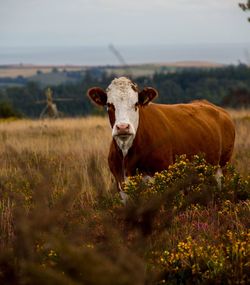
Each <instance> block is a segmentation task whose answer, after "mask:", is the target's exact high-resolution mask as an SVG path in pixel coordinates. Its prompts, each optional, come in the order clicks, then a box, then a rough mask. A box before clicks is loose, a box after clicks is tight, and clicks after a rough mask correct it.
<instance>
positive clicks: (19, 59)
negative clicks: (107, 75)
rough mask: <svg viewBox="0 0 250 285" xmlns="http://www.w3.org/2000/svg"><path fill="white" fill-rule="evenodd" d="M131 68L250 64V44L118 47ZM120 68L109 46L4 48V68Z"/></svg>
mask: <svg viewBox="0 0 250 285" xmlns="http://www.w3.org/2000/svg"><path fill="white" fill-rule="evenodd" d="M115 48H116V50H117V51H118V52H119V54H120V55H121V56H122V57H123V59H124V61H125V62H126V63H127V64H146V63H171V62H180V61H206V62H212V63H222V64H237V63H239V62H241V63H247V64H250V42H249V43H242V44H197V45H159V46H150V45H149V46H146V45H145V46H115ZM8 64H33V65H87V66H99V65H119V64H121V62H120V61H119V59H118V57H117V56H116V55H115V54H114V52H112V51H111V49H110V48H109V46H108V45H107V46H78V47H9V48H8V47H1V46H0V65H8Z"/></svg>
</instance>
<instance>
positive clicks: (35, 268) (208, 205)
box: [0, 113, 250, 285]
mask: <svg viewBox="0 0 250 285" xmlns="http://www.w3.org/2000/svg"><path fill="white" fill-rule="evenodd" d="M237 114H238V113H237ZM249 117H250V116H249V115H244V116H243V117H242V116H241V117H236V115H235V114H234V118H235V123H236V128H237V135H238V137H237V141H236V146H235V153H234V157H233V164H234V167H233V166H231V165H228V166H227V168H226V169H225V173H224V174H225V175H224V177H223V178H222V181H221V182H222V186H221V189H219V188H218V185H217V182H216V180H215V178H214V175H213V174H214V171H215V170H216V169H215V167H213V166H211V165H208V164H207V163H206V162H205V159H204V158H203V157H202V156H195V157H194V158H193V159H192V160H191V161H190V160H187V159H186V157H185V156H182V157H179V158H178V160H177V162H176V163H175V164H174V165H172V166H171V167H170V168H169V169H168V170H166V171H163V172H161V173H156V174H155V176H154V177H153V179H150V180H145V179H144V178H143V177H142V176H141V175H140V174H139V173H138V175H137V176H135V177H131V178H129V180H128V181H127V182H126V184H125V185H124V191H125V192H126V193H127V195H128V196H129V199H128V202H127V204H126V205H123V204H122V203H121V200H120V197H119V195H118V193H117V192H116V189H115V187H114V183H113V181H112V178H111V175H110V172H109V170H108V166H107V153H108V144H109V138H110V130H109V127H108V123H107V121H106V120H105V119H102V118H88V119H75V120H73V119H61V120H44V121H14V122H6V123H2V124H1V125H0V137H1V138H2V140H1V141H0V157H1V159H0V284H13V285H14V284H15V285H16V284H32V285H33V284H58V285H59V284H60V285H61V284H67V285H68V284H72V285H73V284H74V285H75V284H107V285H108V284H109V285H110V284H249V281H250V279H249V278H250V276H249V266H250V264H249V262H250V231H249V226H250V224H249V223H250V202H249V201H250V200H249V198H250V197H249V195H250V176H249V170H250V168H249V157H250V140H249V138H248V137H247V134H249V133H250V132H249V130H250V120H249ZM101 138H102V144H100V141H101ZM235 167H236V169H235ZM239 171H240V173H239Z"/></svg>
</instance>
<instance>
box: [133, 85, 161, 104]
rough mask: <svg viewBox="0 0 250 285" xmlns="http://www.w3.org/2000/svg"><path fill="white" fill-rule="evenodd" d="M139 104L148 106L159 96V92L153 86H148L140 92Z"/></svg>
mask: <svg viewBox="0 0 250 285" xmlns="http://www.w3.org/2000/svg"><path fill="white" fill-rule="evenodd" d="M138 95H139V105H141V106H146V105H148V103H149V102H151V101H152V100H154V98H155V97H157V96H158V92H157V91H156V90H155V89H154V88H152V87H146V88H144V89H143V90H142V91H141V92H139V94H138Z"/></svg>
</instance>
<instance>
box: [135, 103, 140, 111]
mask: <svg viewBox="0 0 250 285" xmlns="http://www.w3.org/2000/svg"><path fill="white" fill-rule="evenodd" d="M138 106H139V103H138V102H137V103H135V111H137V109H138Z"/></svg>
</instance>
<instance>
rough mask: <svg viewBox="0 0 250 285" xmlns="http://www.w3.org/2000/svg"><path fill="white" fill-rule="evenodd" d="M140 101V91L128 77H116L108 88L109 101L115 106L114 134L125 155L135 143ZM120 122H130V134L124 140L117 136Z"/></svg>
mask: <svg viewBox="0 0 250 285" xmlns="http://www.w3.org/2000/svg"><path fill="white" fill-rule="evenodd" d="M137 102H138V92H137V91H136V85H135V84H134V83H132V82H131V80H129V79H128V78H126V77H120V78H116V79H114V80H113V81H112V82H111V84H110V85H109V87H108V88H107V103H110V104H113V105H114V107H115V117H116V120H115V124H114V126H113V129H112V136H113V138H114V139H115V141H116V143H117V145H118V147H119V148H120V149H121V151H122V154H123V156H124V157H125V156H126V155H127V153H128V150H129V149H130V147H131V146H132V144H133V141H134V138H135V135H136V131H137V128H138V124H139V110H138V108H137V109H136V108H135V105H136V103H137ZM119 124H129V133H130V134H131V136H129V137H128V138H127V139H126V140H122V139H121V138H119V136H117V128H116V126H117V125H119Z"/></svg>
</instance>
